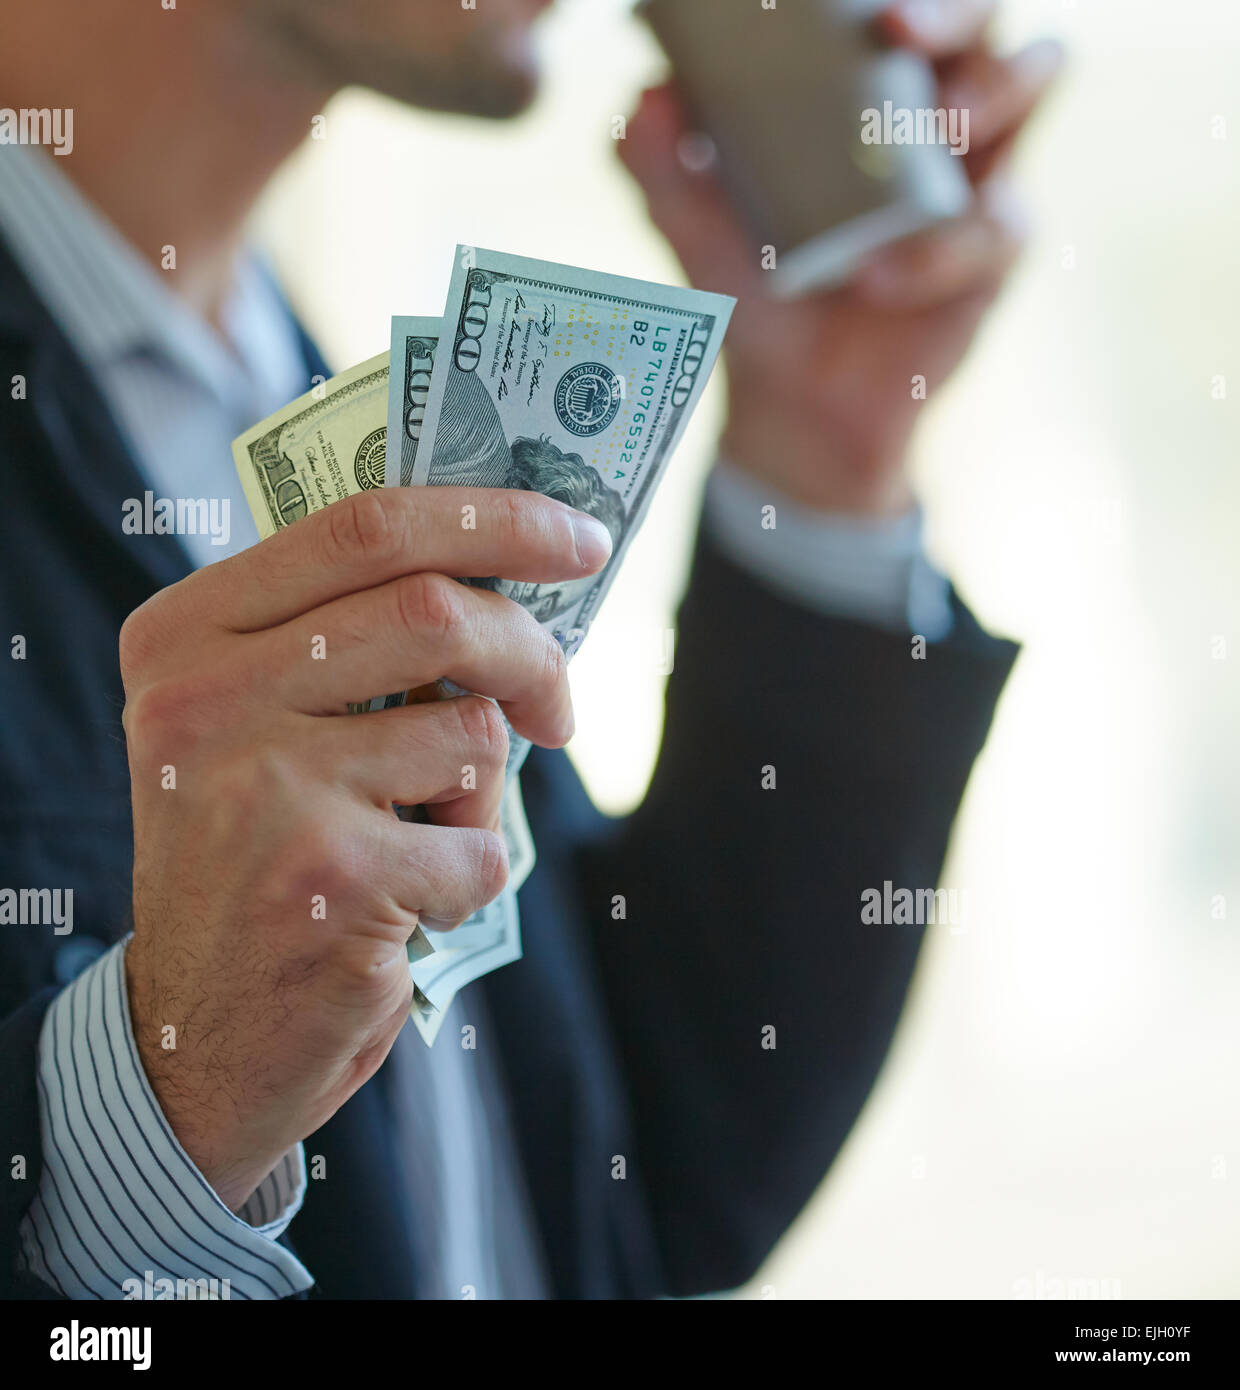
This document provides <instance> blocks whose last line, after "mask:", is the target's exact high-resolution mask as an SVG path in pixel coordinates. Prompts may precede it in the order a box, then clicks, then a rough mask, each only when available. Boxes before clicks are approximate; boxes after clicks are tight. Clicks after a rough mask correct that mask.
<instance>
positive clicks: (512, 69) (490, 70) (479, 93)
mask: <svg viewBox="0 0 1240 1390" xmlns="http://www.w3.org/2000/svg"><path fill="white" fill-rule="evenodd" d="M487 56H488V59H489V61H480V62H478V63H477V65H476V66H474V68H473V70H474V71H476V72H477V74H478V77H477V78H475V79H473V80H472V81H470V83H469V85H468V88H467V89H466V90H463V91H462V93H461V101H460V103H459V105H458V106H457V108H456V109H457V110H458V111H460V112H461V113H462V114H464V115H471V116H485V117H490V118H492V119H494V120H505V119H507V118H509V117H512V116H519V115H520V114H521V113H522V112H523V111H526V110H528V108H529V107H530V106H531V105H532V104H533V102H534V99H535V98H536V97H537V96H538V89H539V85H540V82H541V77H542V72H541V69H540V67H539V63H538V54H537V51H536V49H535V47H534V42H533V39H532V36H531V35H530V32H529V30H528V28H523V29H521V30H519V31H516V32H514V33H512V34H511V35H509V36H508V37H507V39H506V41H505V42H504V43H503V44H502V45H499V46H497V48H496V49H495V50H493V51H492V53H490V54H489V55H487ZM471 66H473V65H471Z"/></svg>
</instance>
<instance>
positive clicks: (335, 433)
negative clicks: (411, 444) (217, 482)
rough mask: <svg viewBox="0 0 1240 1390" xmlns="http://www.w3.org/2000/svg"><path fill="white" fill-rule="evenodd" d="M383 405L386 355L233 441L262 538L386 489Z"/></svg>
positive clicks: (301, 398)
mask: <svg viewBox="0 0 1240 1390" xmlns="http://www.w3.org/2000/svg"><path fill="white" fill-rule="evenodd" d="M432 321H433V320H432ZM387 398H388V354H387V353H382V354H380V355H379V356H378V357H372V358H370V359H369V361H366V362H362V363H361V364H360V365H358V366H356V367H350V368H349V370H348V371H347V372H341V373H340V375H339V376H334V377H332V379H331V380H330V381H325V382H323V383H321V384H320V385H318V386H316V387H314V389H313V390H311V391H307V392H306V394H305V395H304V396H298V397H297V399H296V400H295V401H293V402H291V403H290V404H289V405H286V406H285V407H284V409H283V410H278V411H277V412H276V413H275V414H274V415H272V416H271V417H270V418H268V419H266V420H264V421H263V422H262V423H261V424H258V425H255V426H254V428H253V429H250V430H247V431H246V432H245V433H244V434H243V435H240V436H239V437H238V438H236V439H234V440H233V446H232V448H233V461H234V462H235V463H236V465H237V473H238V474H239V475H240V478H241V486H242V488H243V489H244V491H245V500H246V501H247V502H248V503H249V506H250V511H251V513H252V514H253V516H254V524H255V525H256V526H257V527H258V534H259V535H260V536H261V537H263V538H264V539H266V537H268V536H274V535H275V533H276V532H277V531H279V530H281V529H282V528H283V527H285V526H291V525H292V523H293V522H294V521H300V520H301V518H302V517H303V516H308V515H309V514H310V513H311V512H317V511H322V509H323V508H324V507H328V506H330V505H331V504H332V503H333V502H338V501H340V499H341V498H342V497H352V496H354V495H355V494H356V493H359V492H364V491H366V490H367V489H368V488H375V487H382V486H383V460H384V455H385V451H386V441H387Z"/></svg>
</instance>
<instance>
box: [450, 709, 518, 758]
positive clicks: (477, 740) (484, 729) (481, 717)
mask: <svg viewBox="0 0 1240 1390" xmlns="http://www.w3.org/2000/svg"><path fill="white" fill-rule="evenodd" d="M452 704H453V706H454V707H455V710H456V716H457V718H458V720H459V721H460V727H461V733H462V735H463V736H464V739H465V744H466V746H467V747H468V748H469V749H470V750H471V752H473V753H474V756H475V757H477V758H478V761H479V762H482V763H485V764H487V765H489V766H500V767H502V766H503V765H504V763H505V762H506V761H507V759H508V729H507V727H506V726H505V724H504V716H503V715H502V714H501V713H500V712H499V710H498V709H497V708H496V706H495V705H494V704H493V703H492V702H491V701H490V700H488V699H486V698H485V697H483V696H481V695H463V696H460V697H459V698H457V699H455V700H453V701H452Z"/></svg>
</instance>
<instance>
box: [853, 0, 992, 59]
mask: <svg viewBox="0 0 1240 1390" xmlns="http://www.w3.org/2000/svg"><path fill="white" fill-rule="evenodd" d="M995 3H996V0H897V2H896V3H895V4H894V5H889V6H887V8H886V9H884V10H883V11H882V12H881V13H880V14H879V15H878V19H877V23H878V28H879V31H880V32H881V33H882V35H883V37H884V38H886V39H889V40H890V41H891V42H892V43H895V44H899V45H900V47H902V48H911V49H912V50H913V51H914V52H916V53H920V54H922V55H923V56H924V57H927V58H930V59H931V60H934V61H938V60H939V59H941V58H952V57H955V56H956V55H957V54H959V53H964V52H966V51H967V50H968V49H970V48H974V47H976V45H977V44H979V43H980V42H981V40H982V38H983V36H984V35H985V33H986V28H987V26H988V25H989V24H990V21H991V18H992V16H993V15H994V12H995Z"/></svg>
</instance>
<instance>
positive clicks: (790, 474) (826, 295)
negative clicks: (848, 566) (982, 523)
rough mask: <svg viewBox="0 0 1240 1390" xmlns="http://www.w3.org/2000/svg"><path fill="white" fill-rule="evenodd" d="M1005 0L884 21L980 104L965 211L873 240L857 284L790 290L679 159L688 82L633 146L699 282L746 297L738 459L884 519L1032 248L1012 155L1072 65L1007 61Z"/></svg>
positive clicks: (734, 418)
mask: <svg viewBox="0 0 1240 1390" xmlns="http://www.w3.org/2000/svg"><path fill="white" fill-rule="evenodd" d="M993 9H994V0H917V3H900V4H894V5H892V6H890V7H889V8H888V9H887V10H885V11H884V12H883V15H882V17H881V19H880V22H879V23H880V30H881V32H882V33H883V34H884V35H885V36H886V37H887V38H888V39H889V40H890V41H891V42H893V43H897V44H901V45H904V46H906V47H908V48H911V49H914V50H915V51H917V52H919V53H921V54H923V55H924V56H925V57H926V58H927V59H928V60H929V61H931V62H933V63H934V65H935V70H936V72H937V74H938V77H939V102H940V104H941V105H942V106H944V107H947V108H949V109H951V108H966V107H967V108H968V109H969V112H970V129H969V134H970V149H969V153H968V154H967V155H966V156H964V163H965V166H966V169H967V172H968V175H969V178H970V180H971V181H972V183H973V186H974V190H975V198H974V202H973V206H972V209H971V210H970V212H969V213H968V214H967V215H965V216H964V217H961V218H959V219H957V220H956V221H953V222H951V223H947V224H944V225H941V226H939V227H936V228H933V229H931V230H928V231H926V232H924V233H922V234H920V235H917V236H914V237H910V238H907V239H906V240H904V241H902V242H899V243H897V244H895V245H893V246H890V247H887V248H884V249H883V250H881V251H879V252H877V253H876V254H875V255H874V256H873V257H872V258H871V259H870V260H869V261H868V262H867V263H866V264H865V265H863V266H862V267H861V268H860V269H859V270H858V272H857V273H856V274H855V275H854V276H853V277H852V278H851V279H850V280H849V281H848V282H847V283H846V284H844V285H842V286H839V287H837V288H835V289H832V290H830V291H827V292H820V293H818V294H813V295H810V296H808V297H806V298H803V299H798V300H792V301H780V300H777V299H774V298H773V297H772V296H771V294H770V291H769V289H768V283H767V272H765V271H764V270H763V269H762V268H761V265H760V263H759V259H758V255H757V251H756V249H755V247H754V246H753V239H752V236H751V235H747V234H746V233H745V232H744V231H743V230H742V229H741V227H740V224H739V221H738V218H737V214H736V213H735V212H734V210H733V208H732V206H731V205H730V203H729V200H728V198H727V196H726V194H725V193H724V191H723V189H722V186H721V184H720V183H719V181H718V178H717V176H716V174H715V173H714V172H712V171H706V172H698V173H693V172H690V171H689V170H688V169H686V167H685V166H684V164H683V163H682V161H681V159H680V158H679V156H678V153H677V152H678V149H680V148H682V141H683V138H684V136H685V134H686V133H687V126H686V122H685V117H684V115H683V112H682V111H681V110H680V108H679V106H678V103H677V99H676V96H675V93H674V92H673V90H672V89H671V88H668V87H664V88H659V89H656V90H654V91H650V92H647V93H646V94H645V96H644V98H643V100H642V104H641V106H640V108H639V110H638V112H637V114H636V115H635V116H634V118H633V119H632V121H631V122H630V123H629V127H628V138H627V139H626V140H625V142H624V143H623V144H622V146H621V151H622V155H623V158H624V160H625V163H626V165H627V166H628V168H629V169H630V171H631V172H632V173H633V175H634V177H635V178H636V179H637V181H638V183H639V184H640V185H641V186H642V188H643V190H644V191H645V193H646V196H647V199H648V201H649V204H650V214H651V217H652V218H653V220H654V222H655V224H656V225H657V226H658V227H659V228H660V230H661V231H662V232H663V233H664V235H665V236H666V237H667V238H668V240H669V241H670V242H671V244H672V247H673V249H674V250H675V251H676V253H677V255H678V256H679V257H680V260H681V263H682V264H683V265H684V267H685V271H686V273H687V274H688V276H689V278H690V280H691V281H692V282H693V283H694V284H695V285H698V286H700V287H701V288H703V289H711V290H722V291H726V292H727V293H729V294H734V295H736V296H737V298H738V300H739V303H738V305H737V308H736V312H735V314H734V315H733V318H732V323H731V326H730V328H729V330H728V337H727V343H726V345H725V349H724V350H725V354H726V359H727V363H728V378H729V404H728V422H727V427H726V430H725V433H724V437H723V441H722V448H723V451H724V453H725V454H726V456H727V457H728V458H729V459H730V460H731V461H732V462H733V463H735V464H737V465H738V466H739V467H742V468H744V469H746V470H747V471H749V472H751V473H753V474H754V475H756V476H758V477H760V478H764V479H766V480H768V481H769V482H771V483H772V484H774V485H775V486H776V487H778V488H780V489H781V490H782V491H783V492H785V493H787V494H788V495H789V496H791V497H793V498H795V499H796V500H798V501H799V502H802V503H803V504H805V505H807V506H810V507H817V508H821V509H823V510H827V511H835V512H844V513H853V514H855V515H869V516H882V515H887V514H894V513H898V512H900V511H903V510H905V509H906V508H907V507H908V505H909V503H910V494H909V492H908V485H907V482H906V480H905V477H904V462H905V453H906V447H907V443H908V438H909V435H910V433H911V432H912V429H913V425H914V423H915V421H916V417H917V411H918V409H919V406H920V402H919V401H918V400H917V399H915V398H914V395H913V380H912V379H913V377H914V376H923V377H925V379H926V383H927V390H928V391H934V390H935V389H936V388H937V387H938V386H940V385H941V384H942V383H943V381H944V380H945V379H946V378H947V376H948V375H949V373H950V372H951V371H952V369H953V368H954V367H955V366H956V364H957V362H958V361H959V360H960V358H961V356H962V355H963V353H964V351H965V348H966V347H967V346H968V344H969V341H970V340H971V338H972V337H973V334H974V332H975V330H976V328H977V325H978V322H979V320H980V319H981V317H982V314H983V312H984V311H985V309H986V308H987V306H988V305H989V304H990V302H991V300H992V299H993V298H994V296H995V294H996V293H997V291H998V289H999V287H1000V285H1001V283H1002V281H1003V279H1004V276H1005V275H1006V273H1007V271H1008V269H1009V267H1010V266H1011V264H1012V262H1013V260H1014V259H1015V257H1016V254H1017V252H1018V250H1019V247H1020V242H1021V230H1020V217H1019V214H1018V212H1017V210H1016V208H1015V204H1014V201H1013V198H1012V195H1011V192H1010V189H1009V188H1008V186H1007V184H1006V183H1005V182H1004V180H1003V166H1004V164H1005V163H1006V160H1007V157H1008V154H1009V152H1010V150H1011V147H1012V144H1013V142H1014V140H1015V138H1016V136H1017V134H1018V132H1019V131H1020V129H1021V127H1022V126H1023V125H1024V124H1025V122H1026V120H1027V119H1028V118H1029V115H1030V114H1031V112H1032V111H1033V110H1034V108H1035V106H1036V105H1037V103H1038V101H1039V99H1040V97H1041V96H1042V93H1043V92H1044V91H1045V89H1046V87H1047V86H1048V85H1049V83H1050V81H1051V79H1052V78H1053V77H1054V75H1055V73H1056V71H1057V70H1058V68H1059V66H1060V62H1061V54H1060V49H1059V46H1058V45H1057V44H1055V43H1053V42H1043V43H1038V44H1034V45H1032V46H1031V47H1029V48H1027V49H1025V50H1024V51H1023V52H1022V53H1020V54H1018V55H1017V56H1016V57H1014V58H1011V59H1006V60H1005V59H1000V58H998V57H996V56H995V55H994V53H993V52H992V51H991V49H990V47H989V45H988V44H987V42H986V39H985V30H986V26H987V23H988V21H989V19H990V15H991V13H992V11H993Z"/></svg>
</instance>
